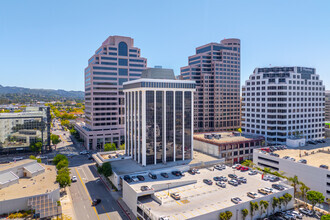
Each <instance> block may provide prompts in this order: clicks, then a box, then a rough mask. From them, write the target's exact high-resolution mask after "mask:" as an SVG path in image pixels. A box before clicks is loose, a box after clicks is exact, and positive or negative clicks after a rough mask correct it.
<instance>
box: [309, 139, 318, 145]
mask: <svg viewBox="0 0 330 220" xmlns="http://www.w3.org/2000/svg"><path fill="white" fill-rule="evenodd" d="M307 144H313V145H316V144H317V142H316V141H312V140H309V141H307Z"/></svg>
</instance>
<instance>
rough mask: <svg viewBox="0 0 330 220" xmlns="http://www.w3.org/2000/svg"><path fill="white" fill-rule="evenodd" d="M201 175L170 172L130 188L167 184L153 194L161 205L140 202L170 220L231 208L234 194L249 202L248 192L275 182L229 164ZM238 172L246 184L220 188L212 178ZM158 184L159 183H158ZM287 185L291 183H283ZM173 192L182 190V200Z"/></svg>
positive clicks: (136, 189)
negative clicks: (165, 176)
mask: <svg viewBox="0 0 330 220" xmlns="http://www.w3.org/2000/svg"><path fill="white" fill-rule="evenodd" d="M199 171H200V174H195V175H192V174H189V173H185V176H183V177H176V176H173V175H172V174H171V173H169V174H168V175H169V178H164V177H162V176H161V175H157V179H155V180H153V179H151V178H150V177H148V176H145V181H141V182H132V183H130V184H129V185H130V187H131V188H132V189H133V190H135V191H136V192H137V193H142V191H141V186H148V187H152V188H153V189H157V187H158V186H159V185H160V186H161V185H164V184H165V186H166V185H168V186H169V187H168V188H169V189H168V188H167V187H164V186H162V188H165V189H164V190H160V191H157V192H154V195H155V196H156V197H157V198H158V199H159V200H160V201H162V204H161V205H160V204H159V203H158V202H156V201H155V200H154V199H152V198H151V197H146V196H144V197H141V198H139V199H138V204H139V205H140V207H143V209H145V210H151V213H152V215H153V216H155V217H158V218H159V217H168V218H169V219H171V220H172V219H190V218H196V217H198V216H200V215H204V214H207V213H210V212H214V211H217V210H220V209H224V208H227V207H231V206H233V205H235V204H234V203H233V202H232V201H231V198H232V197H239V198H241V199H242V202H248V201H251V200H253V199H251V198H250V197H248V196H247V193H248V192H256V193H258V189H259V188H264V187H271V185H272V184H273V183H274V182H269V181H264V180H262V179H261V174H257V175H254V176H250V175H248V173H247V172H240V171H237V170H235V171H234V170H233V169H232V168H230V167H227V168H226V169H225V170H222V171H219V170H216V169H207V168H205V169H200V170H199ZM230 173H233V174H234V173H235V174H236V175H238V176H239V177H241V176H242V177H245V178H246V179H247V183H246V184H244V183H242V184H241V185H238V186H232V185H230V184H228V183H226V187H225V188H221V187H219V186H217V185H216V184H215V182H214V181H213V177H215V176H225V177H227V178H228V174H230ZM203 179H210V180H212V181H213V184H212V185H206V184H205V183H203ZM183 181H188V182H190V184H186V185H181V186H178V187H171V185H172V184H176V183H178V182H183ZM157 185H158V186H157ZM284 186H285V187H287V188H292V187H291V186H288V185H284ZM277 192H279V191H278V190H274V193H277ZM171 193H179V195H180V196H181V200H174V199H173V198H171V197H170V196H169V195H170V194H171ZM261 197H264V195H262V194H259V193H258V198H261Z"/></svg>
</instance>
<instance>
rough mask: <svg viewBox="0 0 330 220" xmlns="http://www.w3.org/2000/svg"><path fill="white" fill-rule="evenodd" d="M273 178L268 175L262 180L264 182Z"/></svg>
mask: <svg viewBox="0 0 330 220" xmlns="http://www.w3.org/2000/svg"><path fill="white" fill-rule="evenodd" d="M270 178H271V177H270V176H268V175H264V177H263V178H262V180H265V181H268V180H269V179H270Z"/></svg>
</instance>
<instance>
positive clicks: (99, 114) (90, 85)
mask: <svg viewBox="0 0 330 220" xmlns="http://www.w3.org/2000/svg"><path fill="white" fill-rule="evenodd" d="M140 55H141V53H140V49H139V48H137V47H134V44H133V39H132V38H130V37H122V36H110V37H109V38H107V39H106V40H105V41H104V42H103V43H102V46H101V47H99V48H98V49H97V50H96V52H95V54H94V55H93V56H92V57H91V58H90V59H89V61H88V66H87V68H86V69H85V115H86V118H85V124H78V125H77V126H76V128H77V129H78V131H79V133H80V135H81V136H82V137H83V138H84V142H85V146H86V148H87V149H102V148H103V146H104V144H106V143H116V144H117V146H118V145H119V144H121V143H123V142H124V93H123V91H122V88H123V86H122V85H123V83H124V82H126V81H129V80H134V79H138V78H140V77H141V72H142V71H143V70H144V69H145V68H146V66H147V59H146V58H143V57H141V56H140Z"/></svg>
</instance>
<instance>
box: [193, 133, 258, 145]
mask: <svg viewBox="0 0 330 220" xmlns="http://www.w3.org/2000/svg"><path fill="white" fill-rule="evenodd" d="M208 137H209V138H208ZM194 139H195V140H199V141H203V142H207V143H213V144H228V143H238V142H247V141H253V140H263V139H264V138H263V137H262V136H258V135H253V134H245V133H239V132H212V133H195V134H194Z"/></svg>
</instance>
